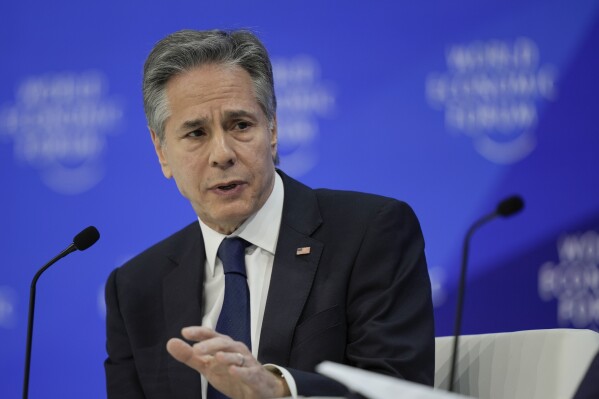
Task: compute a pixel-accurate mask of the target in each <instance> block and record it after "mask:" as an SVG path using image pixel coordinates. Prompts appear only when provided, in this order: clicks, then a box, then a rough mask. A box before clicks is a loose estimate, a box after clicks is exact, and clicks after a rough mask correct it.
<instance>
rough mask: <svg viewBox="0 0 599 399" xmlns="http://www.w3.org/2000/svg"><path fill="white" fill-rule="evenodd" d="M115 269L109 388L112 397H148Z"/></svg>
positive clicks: (109, 298) (109, 309)
mask: <svg viewBox="0 0 599 399" xmlns="http://www.w3.org/2000/svg"><path fill="white" fill-rule="evenodd" d="M118 270H119V269H115V270H114V271H113V272H112V273H111V274H110V276H109V277H108V281H107V282H106V291H105V295H106V351H107V353H108V358H107V359H106V360H105V362H104V369H105V371H106V390H107V394H108V398H109V399H118V398H123V399H124V398H127V399H137V398H145V395H144V393H143V390H142V388H141V384H140V382H139V378H138V375H137V371H136V369H135V364H134V360H133V352H132V349H131V345H130V343H129V337H128V335H127V330H126V328H125V322H124V320H123V317H122V315H121V310H120V308H119V298H118V291H117V273H118Z"/></svg>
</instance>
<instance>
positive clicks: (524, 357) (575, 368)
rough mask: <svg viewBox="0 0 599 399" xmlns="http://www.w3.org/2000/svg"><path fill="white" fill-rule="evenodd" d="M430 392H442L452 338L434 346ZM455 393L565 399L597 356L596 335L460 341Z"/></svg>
mask: <svg viewBox="0 0 599 399" xmlns="http://www.w3.org/2000/svg"><path fill="white" fill-rule="evenodd" d="M435 344H436V350H435V387H436V388H441V389H447V387H448V386H449V375H450V372H451V351H452V348H453V337H439V338H437V339H436V340H435ZM459 346H460V347H459V360H458V368H457V370H456V382H455V384H454V386H455V389H456V392H458V393H460V394H463V395H466V396H472V397H476V398H481V399H487V398H488V399H520V398H522V399H536V398H539V399H553V398H555V399H568V398H571V397H572V396H573V395H574V393H575V392H576V388H577V387H578V384H579V383H580V381H581V380H582V377H583V376H584V373H585V372H586V370H587V368H588V366H589V364H590V363H591V360H592V359H593V357H594V356H595V354H596V353H597V351H598V350H599V333H597V332H595V331H591V330H575V329H552V330H530V331H517V332H511V333H498V334H480V335H464V336H462V337H460V345H459Z"/></svg>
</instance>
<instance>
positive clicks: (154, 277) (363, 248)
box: [105, 171, 434, 399]
mask: <svg viewBox="0 0 599 399" xmlns="http://www.w3.org/2000/svg"><path fill="white" fill-rule="evenodd" d="M279 174H280V175H281V177H282V179H283V184H284V187H285V200H284V205H283V217H282V221H281V227H280V232H279V239H278V244H277V249H276V253H275V260H274V265H273V271H272V277H271V282H270V288H269V292H268V298H267V302H266V309H265V313H264V320H263V325H262V332H261V338H260V346H259V353H258V360H259V361H260V362H262V363H274V364H277V365H280V366H283V367H286V368H288V369H289V370H290V372H291V373H292V374H293V376H294V378H295V380H296V382H297V385H298V391H299V394H300V395H304V396H310V395H340V396H342V395H343V394H344V393H345V389H344V388H343V387H341V386H340V385H339V384H337V383H334V382H333V381H332V380H329V379H327V378H325V377H323V376H320V375H318V374H316V373H315V372H314V367H315V366H316V365H317V364H318V363H320V362H322V361H324V360H330V361H333V362H338V363H345V364H348V365H351V366H355V367H360V368H364V369H367V370H371V371H375V372H380V373H384V374H387V375H392V376H397V377H400V378H405V379H407V380H411V381H416V382H420V383H423V384H428V385H432V384H433V377H434V325H433V311H432V301H431V291H430V282H429V276H428V271H427V267H426V260H425V256H424V241H423V238H422V233H421V231H420V226H419V223H418V220H417V219H416V216H415V215H414V213H413V212H412V210H411V208H410V207H409V206H408V205H406V204H405V203H403V202H400V201H397V200H394V199H390V198H385V197H381V196H375V195H370V194H363V193H355V192H343V191H335V190H324V189H319V190H312V189H310V188H308V187H306V186H304V185H302V184H301V183H299V182H297V181H295V180H293V179H291V178H290V177H288V176H286V175H285V174H283V173H282V172H280V171H279ZM302 247H310V253H309V254H307V255H296V251H297V249H298V248H302ZM204 263H205V253H204V245H203V239H202V234H201V229H200V227H199V224H198V223H197V221H195V222H193V223H191V224H190V225H189V226H187V227H185V228H184V229H182V230H181V231H179V232H177V233H175V234H174V235H172V236H170V237H169V238H167V239H165V240H163V241H161V242H159V243H158V244H156V245H154V246H153V247H151V248H150V249H148V250H146V251H145V252H143V253H141V254H140V255H138V256H137V257H135V258H134V259H132V260H131V261H129V262H127V263H126V264H125V265H123V266H122V267H120V268H118V269H116V270H114V271H113V272H112V274H111V275H110V277H109V278H108V282H107V285H106V305H107V352H108V358H107V359H106V362H105V369H106V378H107V390H108V396H109V398H148V399H149V398H165V399H166V398H168V399H172V398H181V399H183V398H193V399H198V398H199V397H200V375H199V374H198V373H197V372H196V371H194V370H192V369H190V368H188V367H187V366H185V365H183V364H181V363H179V362H177V361H176V360H175V359H173V358H172V357H171V356H170V355H169V354H168V352H167V351H166V342H167V340H168V339H170V338H172V337H179V336H180V331H181V328H182V327H185V326H191V325H200V323H201V320H202V314H203V312H202V287H203V267H204Z"/></svg>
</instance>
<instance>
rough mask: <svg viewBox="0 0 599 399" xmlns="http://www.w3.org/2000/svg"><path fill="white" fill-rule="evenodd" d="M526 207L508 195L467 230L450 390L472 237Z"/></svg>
mask: <svg viewBox="0 0 599 399" xmlns="http://www.w3.org/2000/svg"><path fill="white" fill-rule="evenodd" d="M522 208H524V201H523V200H522V197H520V196H518V195H514V196H511V197H508V198H506V199H504V200H503V201H501V202H500V203H499V204H498V205H497V208H496V209H495V211H493V212H491V213H489V214H487V215H485V216H483V217H482V218H480V219H478V220H477V221H475V222H474V223H473V224H472V226H470V228H469V229H468V231H467V232H466V236H465V238H464V246H463V250H462V267H461V269H460V283H459V287H458V300H457V305H456V316H455V325H454V332H453V352H452V355H451V373H450V376H449V392H453V391H454V382H455V372H456V366H457V358H458V344H459V338H460V334H461V330H462V313H463V308H464V293H465V291H466V269H467V265H468V252H469V248H470V239H471V238H472V235H473V234H474V232H475V231H476V230H478V228H479V227H481V226H482V225H484V224H485V223H487V222H490V221H491V220H493V219H495V218H497V217H503V218H507V217H510V216H513V215H515V214H516V213H518V212H520V211H521V210H522Z"/></svg>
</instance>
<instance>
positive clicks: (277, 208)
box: [198, 173, 285, 276]
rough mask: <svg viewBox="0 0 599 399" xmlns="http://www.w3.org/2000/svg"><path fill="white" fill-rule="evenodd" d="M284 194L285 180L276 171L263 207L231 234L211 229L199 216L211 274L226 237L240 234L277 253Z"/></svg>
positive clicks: (212, 274) (264, 248)
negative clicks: (219, 249)
mask: <svg viewBox="0 0 599 399" xmlns="http://www.w3.org/2000/svg"><path fill="white" fill-rule="evenodd" d="M284 196H285V193H284V188H283V180H281V177H280V176H279V174H278V173H275V183H274V187H273V189H272V192H271V193H270V195H269V196H268V199H267V200H266V202H265V203H264V205H263V206H262V208H260V209H259V210H258V212H256V213H255V214H253V215H252V216H250V217H249V218H248V219H247V220H246V221H245V222H243V223H242V224H241V226H239V227H238V228H237V230H235V231H234V232H233V233H231V235H229V236H226V235H224V234H221V233H219V232H217V231H215V230H213V229H211V228H210V227H208V226H207V225H206V224H205V223H204V222H202V220H201V219H200V218H198V221H199V223H200V228H201V229H202V235H203V237H204V248H205V251H206V263H207V265H208V272H209V273H210V275H211V276H214V266H215V264H216V253H217V252H218V247H219V246H220V243H221V242H222V240H224V239H225V238H226V237H236V236H239V237H241V238H243V239H244V240H246V241H248V242H249V243H250V244H252V245H255V246H256V247H259V248H261V249H263V250H265V251H268V252H269V253H271V254H272V255H274V254H275V249H276V247H277V241H278V239H279V227H280V225H281V217H282V215H283V201H284Z"/></svg>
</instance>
